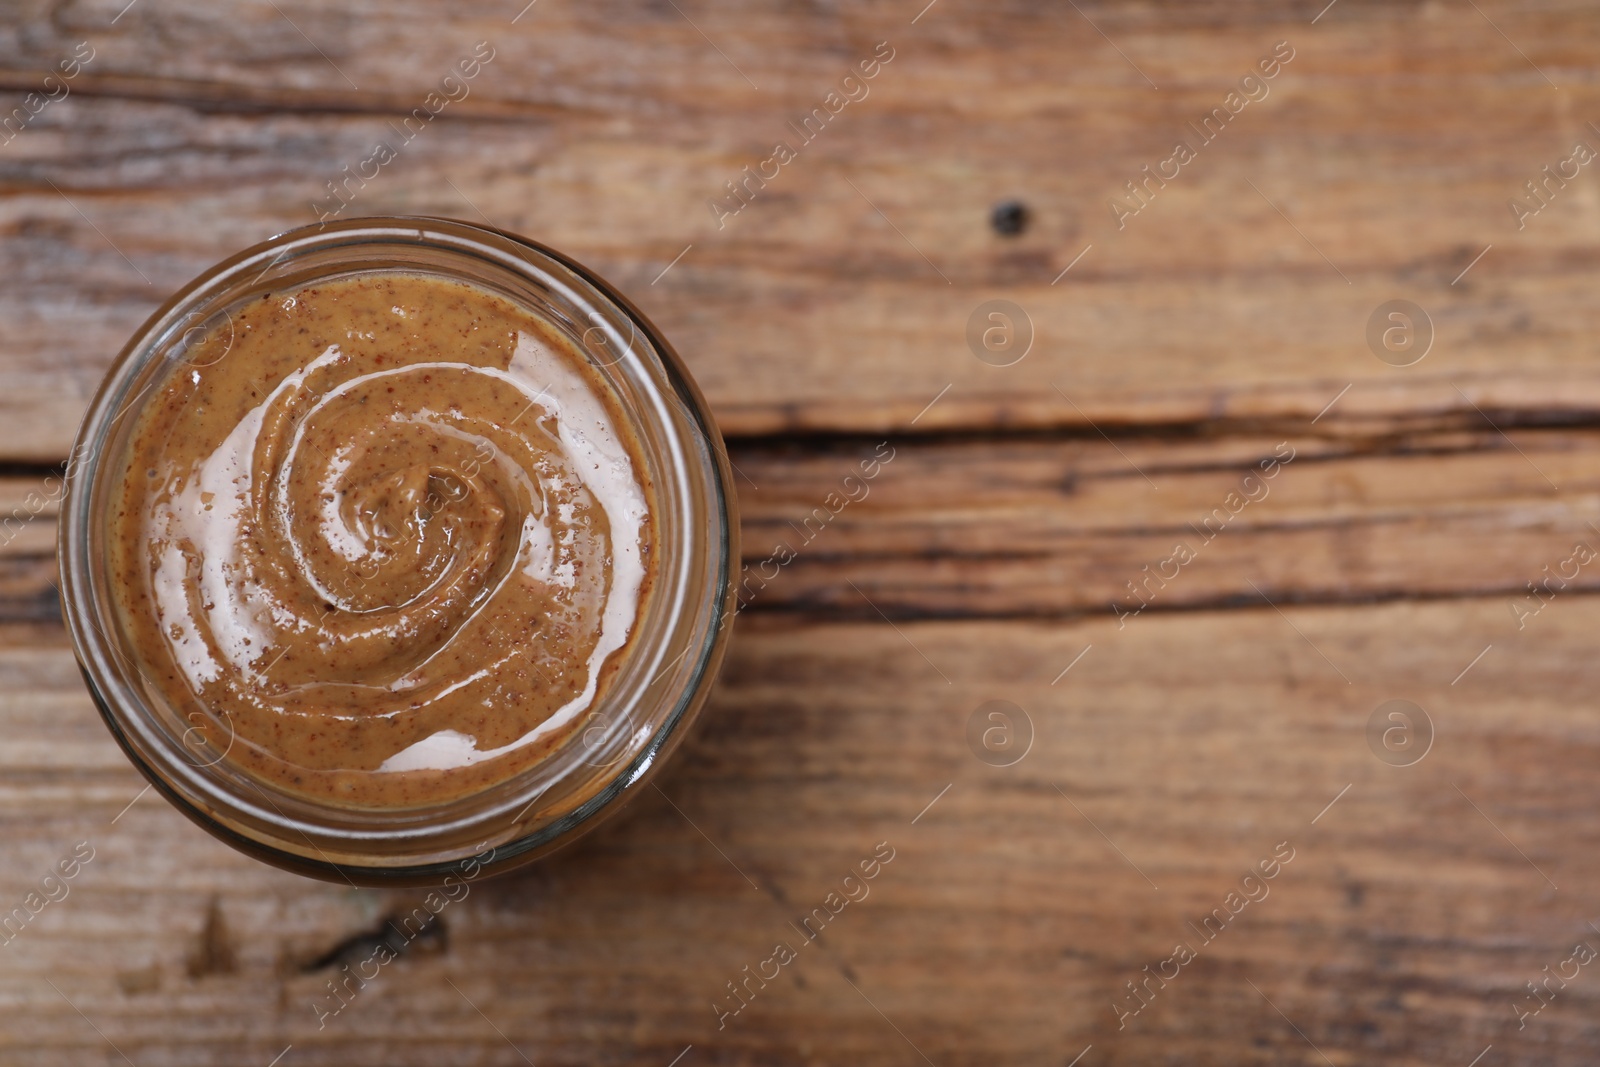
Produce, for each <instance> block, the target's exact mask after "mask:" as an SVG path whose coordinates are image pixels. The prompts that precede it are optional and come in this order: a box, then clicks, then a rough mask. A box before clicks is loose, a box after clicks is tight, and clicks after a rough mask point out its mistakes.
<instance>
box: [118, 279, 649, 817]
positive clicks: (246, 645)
mask: <svg viewBox="0 0 1600 1067" xmlns="http://www.w3.org/2000/svg"><path fill="white" fill-rule="evenodd" d="M152 389H154V390H155V393H154V395H153V396H150V397H148V398H147V399H146V402H145V405H144V410H143V412H142V413H141V415H140V422H139V424H138V425H137V427H136V428H135V433H134V435H133V440H132V445H131V452H130V455H129V456H128V460H127V463H126V473H125V474H124V475H123V482H122V484H121V485H120V487H119V488H118V490H117V491H116V493H115V494H114V495H113V497H112V499H113V501H114V504H115V507H114V513H113V514H112V515H111V516H110V518H109V521H110V523H111V526H110V544H111V560H112V566H113V567H114V568H115V573H114V578H115V587H116V588H117V590H118V597H119V604H118V608H119V613H120V616H121V622H122V625H123V627H124V629H125V631H126V633H127V636H128V637H129V639H130V645H131V647H132V648H133V649H134V650H135V654H136V655H137V656H138V658H139V662H138V663H137V664H135V666H137V668H138V670H139V674H140V675H141V677H142V678H143V679H144V681H145V683H146V685H147V686H148V688H149V690H150V691H151V695H152V696H155V697H157V698H161V699H164V701H165V702H166V703H167V704H168V705H169V706H170V707H171V708H172V710H173V712H174V713H175V714H176V716H177V717H178V719H179V720H180V722H187V723H190V724H198V725H199V726H200V727H202V732H203V733H204V735H205V736H206V738H207V739H208V741H209V742H211V743H212V744H211V747H212V748H214V749H215V751H216V752H218V753H221V752H222V751H223V750H224V749H225V750H226V755H225V756H222V755H219V756H217V757H216V758H219V759H223V758H225V759H226V760H228V761H230V762H231V763H232V764H234V765H235V766H236V767H238V768H239V769H241V770H243V771H245V772H247V773H249V774H251V775H254V776H256V777H257V778H258V779H259V780H262V781H263V782H266V783H268V784H271V785H274V786H277V787H279V788H281V789H284V790H287V791H289V792H291V793H297V794H300V795H303V796H306V797H309V798H313V799H317V800H323V801H333V802H336V803H339V804H342V805H348V806H356V807H369V808H370V807H378V808H407V807H417V806H425V805H430V804H436V803H440V802H444V801H448V800H451V799H453V798H456V797H460V796H462V795H464V794H467V793H472V792H476V791H479V790H481V789H484V788H486V787H489V786H492V785H494V784H496V783H498V782H501V781H504V780H505V779H507V778H508V777H510V776H512V775H514V774H516V773H518V772H520V771H522V770H525V769H527V768H529V767H532V766H534V765H535V764H537V763H538V762H539V761H540V760H541V759H543V758H544V757H546V756H547V755H549V754H550V752H551V751H553V750H554V749H555V748H556V747H558V746H560V745H561V744H562V743H564V742H567V741H569V740H571V739H573V738H574V735H575V733H576V732H577V731H578V730H579V728H580V727H582V726H583V725H584V723H585V721H586V719H587V717H588V715H589V713H590V712H591V711H592V710H593V709H594V708H595V706H596V703H597V701H598V700H599V699H600V698H601V697H602V695H603V694H604V693H605V691H606V688H607V683H608V680H609V679H610V678H611V677H612V675H613V674H614V673H615V672H616V671H617V669H618V668H619V666H620V664H621V662H622V661H623V658H624V656H625V655H626V653H627V650H628V647H629V642H630V640H631V638H632V636H633V633H634V630H635V628H636V621H637V620H638V618H639V616H640V614H641V611H642V607H643V605H644V602H645V599H646V597H647V596H648V594H649V591H650V588H651V585H652V583H653V581H654V573H655V563H654V559H653V554H652V548H653V545H654V541H655V531H654V527H653V518H652V500H653V498H652V491H651V486H650V481H649V478H648V475H647V472H646V470H645V466H644V464H643V462H642V461H641V459H640V455H641V453H640V449H639V446H638V443H637V441H636V440H635V439H634V438H633V436H632V433H631V430H630V428H629V426H628V424H627V422H626V420H625V419H624V417H623V415H622V409H621V407H620V405H619V403H618V402H617V400H616V398H615V396H614V394H612V392H611V391H610V386H608V385H607V384H606V383H605V381H604V380H603V379H602V378H601V377H600V375H599V373H598V372H597V371H596V370H595V369H594V368H593V367H591V366H590V365H589V364H588V362H587V361H586V360H585V359H584V358H583V357H582V356H581V355H580V354H579V352H578V350H577V349H575V348H574V347H573V346H572V345H571V344H570V343H569V342H568V341H567V340H566V339H565V338H564V337H563V336H562V335H561V334H559V333H557V331H556V330H555V329H554V328H553V327H552V326H550V325H548V324H546V323H545V322H543V321H542V320H540V319H538V318H536V317H535V316H533V315H531V314H529V313H527V312H525V311H523V310H521V309H519V308H518V307H517V306H516V305H514V304H513V303H512V302H510V301H509V300H507V299H505V298H503V297H500V296H498V295H495V294H492V293H490V292H488V291H487V290H483V289H479V288H476V287H473V286H469V285H466V284H463V283H459V282H454V281H446V280H442V279H438V278H433V277H428V276H424V275H420V274H405V273H394V272H378V273H369V274H364V275H358V276H355V277H351V278H345V279H341V280H337V281H332V282H320V283H317V284H315V285H314V286H310V287H306V288H301V289H298V290H290V291H286V292H273V293H269V294H266V295H264V296H261V297H257V298H254V299H252V300H251V301H249V302H248V303H246V304H244V305H243V306H241V307H237V308H235V309H233V310H232V312H231V313H230V315H229V316H228V321H226V322H222V323H220V324H219V325H217V326H215V327H214V328H213V329H211V330H209V331H208V333H207V335H206V337H205V338H204V339H203V340H201V341H199V342H198V344H196V345H195V346H194V347H192V348H191V349H190V350H189V351H188V352H187V353H185V355H184V358H183V361H182V362H180V363H178V364H177V365H176V366H175V367H174V368H173V369H171V370H170V371H168V372H167V374H166V376H165V377H164V378H162V379H159V380H157V381H156V382H155V384H154V385H153V386H152Z"/></svg>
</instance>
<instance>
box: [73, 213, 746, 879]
mask: <svg viewBox="0 0 1600 1067" xmlns="http://www.w3.org/2000/svg"><path fill="white" fill-rule="evenodd" d="M382 272H401V273H405V274H410V275H425V276H433V277H437V278H443V279H448V280H452V281H457V282H464V283H467V284H470V285H473V286H476V287H478V288H480V289H483V290H487V291H488V292H490V293H492V294H494V295H496V296H499V297H502V298H505V299H508V300H510V301H511V302H512V303H513V304H515V305H517V306H519V307H520V308H522V309H523V310H525V311H527V312H529V313H531V314H533V315H535V316H536V317H537V318H539V319H541V320H543V321H544V322H546V323H548V324H549V325H551V326H552V327H553V328H554V329H555V330H556V331H557V332H558V333H560V334H561V335H562V336H564V337H565V338H566V339H567V340H568V341H569V342H571V345H572V347H573V348H574V350H575V351H576V352H577V353H579V354H580V355H582V356H583V357H584V358H586V359H587V360H588V362H589V363H590V364H591V365H592V366H593V367H594V368H596V370H597V371H598V373H599V374H600V375H601V376H602V377H603V378H604V380H605V381H606V382H607V383H608V384H609V386H610V387H611V389H612V391H613V392H614V395H615V397H616V399H617V402H618V407H619V409H620V411H621V414H622V417H623V418H625V419H626V420H627V421H628V422H629V423H630V424H631V428H632V430H633V432H634V435H635V437H636V439H637V441H638V445H639V453H640V458H641V460H642V462H643V465H644V467H645V474H646V475H647V476H648V477H649V478H650V479H651V480H652V482H653V486H654V493H655V500H656V514H655V520H656V554H657V563H656V566H657V575H656V579H655V582H656V584H655V587H654V590H653V592H652V595H651V596H650V597H649V598H647V599H646V601H645V604H644V607H643V609H642V612H641V614H640V616H639V617H638V618H637V619H636V620H635V623H634V626H635V630H634V636H633V638H632V640H631V642H630V644H629V646H628V647H627V648H626V649H625V650H624V651H623V652H622V653H621V654H620V655H621V657H622V659H621V662H620V664H619V665H618V667H617V668H616V672H615V674H613V675H612V676H611V679H610V681H609V684H608V688H607V689H606V690H605V691H604V693H603V694H602V695H601V697H600V698H599V699H598V700H597V702H596V704H595V706H594V707H593V708H592V709H591V710H590V712H589V714H588V718H587V719H586V720H585V725H584V726H583V727H582V728H581V729H580V730H578V731H576V732H575V733H574V734H573V735H572V737H570V738H569V739H568V741H567V743H565V744H564V745H563V746H562V747H560V748H558V749H556V750H555V751H554V752H553V753H551V754H550V755H548V756H547V757H545V758H544V759H542V760H541V761H540V762H538V763H536V764H534V765H533V766H531V767H528V768H526V769H525V770H523V771H521V772H519V773H517V774H514V775H513V776H511V777H509V778H507V779H505V780H503V781H501V782H499V783H498V784H495V785H491V786H489V787H486V788H484V789H482V790H480V791H478V792H474V793H470V794H468V795H465V796H461V797H458V798H456V799H452V800H448V801H440V802H435V803H429V804H425V805H423V806H415V807H407V808H396V809H377V808H355V807H342V806H339V805H337V804H336V803H333V802H327V801H318V800H310V799H307V798H306V797H304V796H302V795H299V794H296V793H293V792H291V791H289V790H287V789H285V788H283V787H281V786H280V785H277V784H275V783H273V782H271V781H268V780H266V779H264V778H261V777H258V776H254V775H251V774H247V773H246V772H245V771H244V770H243V769H242V768H240V767H238V766H235V765H234V764H233V763H232V762H231V761H230V759H229V751H230V749H231V748H232V745H233V742H234V740H235V738H234V736H233V729H232V719H231V718H228V717H227V716H226V715H224V716H223V717H222V718H221V719H220V720H210V719H207V720H206V721H198V720H197V719H196V717H195V716H194V715H193V713H190V716H189V719H186V718H185V717H183V716H182V715H181V714H180V713H179V711H178V710H177V709H175V708H173V707H172V706H171V702H170V701H168V700H167V699H165V698H164V697H163V696H162V695H161V693H160V691H159V690H158V689H157V688H156V687H155V686H153V685H150V684H148V683H147V682H146V680H145V679H144V677H143V675H142V674H141V671H140V669H139V665H138V662H137V659H136V658H135V656H134V654H133V645H132V644H131V643H130V640H129V638H128V635H127V634H126V633H125V628H124V625H123V623H122V621H121V618H120V615H119V612H118V610H117V607H116V604H115V601H114V599H113V590H112V588H111V581H112V577H111V575H112V570H111V568H110V567H109V566H108V565H107V560H108V551H109V538H110V537H111V529H110V526H111V524H110V521H109V518H108V516H109V506H110V504H109V502H110V500H111V494H112V493H113V491H114V490H115V489H116V488H117V482H118V478H119V477H120V476H121V474H122V473H123V472H124V471H125V470H126V465H127V456H128V449H129V443H130V440H131V438H132V436H133V434H134V432H135V428H136V424H137V423H138V421H139V419H138V416H139V414H140V411H141V404H143V403H145V402H148V401H149V400H150V398H152V397H153V396H156V395H159V394H160V392H161V389H160V388H159V387H160V385H161V384H162V383H163V382H165V381H167V380H169V379H168V376H169V375H172V374H175V373H178V372H179V371H181V370H182V369H183V368H184V367H185V366H186V365H189V364H190V363H191V362H192V361H194V360H195V359H197V358H198V357H197V356H196V352H197V351H198V350H199V349H200V347H201V346H202V345H203V344H204V343H205V342H206V340H207V339H208V338H212V337H214V336H215V335H216V332H217V331H218V330H221V329H224V328H226V327H225V326H224V324H225V323H229V322H231V321H232V318H231V313H232V311H233V310H235V309H238V308H239V307H241V306H242V305H243V304H244V303H245V302H247V301H249V300H252V299H255V298H259V297H260V296H262V295H264V294H266V293H269V292H281V291H284V290H287V289H291V288H294V289H298V288H300V287H302V286H305V285H307V284H310V283H314V282H324V281H331V280H334V279H337V278H345V277H351V276H357V275H369V274H372V273H382ZM213 350H214V349H207V350H206V351H207V352H210V351H213ZM195 365H198V364H195ZM59 551H60V562H61V589H62V597H63V604H64V609H65V614H66V621H67V625H68V627H69V629H70V631H71V633H72V638H73V642H74V645H75V647H76V651H77V655H78V660H79V663H80V665H81V667H82V670H83V674H84V678H85V680H86V681H87V683H88V686H89V691H90V693H91V694H92V695H93V697H94V700H95V703H96V704H97V705H98V706H99V708H100V712H101V714H102V716H103V717H104V718H105V721H106V724H107V725H108V726H109V727H110V729H111V732H112V734H113V736H115V737H116V739H117V741H118V743H119V744H121V746H122V748H123V750H124V751H125V752H126V753H127V754H128V757H129V758H130V759H131V760H132V761H133V762H134V764H135V765H136V766H137V767H138V768H139V769H140V770H141V771H142V772H143V773H144V775H145V776H146V777H147V778H148V779H149V780H150V782H151V784H152V785H154V786H155V788H156V789H158V790H159V791H160V792H161V793H163V794H164V795H165V796H166V797H167V798H168V799H169V800H170V801H171V802H172V803H173V804H175V805H176V806H177V807H178V808H179V810H181V811H182V812H183V813H184V814H185V815H187V816H188V817H189V818H191V819H193V820H194V821H195V822H196V823H198V824H199V825H200V826H202V827H204V828H205V829H206V830H208V831H210V832H211V833H213V834H215V835H216V836H217V837H219V838H221V839H223V840H224V841H227V842H228V843H229V844H231V845H233V846H235V847H237V848H239V849H241V850H242V851H245V852H247V853H250V854H252V855H254V856H257V857H259V858H260V859H263V860H265V861H267V862H269V863H273V864H276V865H278V866H280V867H284V868H287V869H290V870H294V871H297V872H300V873H303V874H307V875H311V876H314V877H320V878H325V879H328V880H333V881H347V882H352V883H359V884H366V885H407V884H409V885H423V884H437V883H439V881H440V880H441V878H443V877H444V876H445V875H446V874H449V873H452V872H454V873H460V872H461V871H462V870H463V869H468V870H470V871H471V873H473V874H480V873H487V872H496V871H500V870H504V869H507V868H509V867H512V866H515V865H518V864H520V863H523V862H527V861H529V860H531V859H534V858H536V857H538V856H541V855H543V854H546V853H548V852H550V851H552V850H554V849H556V848H558V847H560V846H561V845H564V844H567V843H569V842H571V841H572V840H574V839H575V838H576V837H578V836H579V835H580V834H582V833H584V832H586V831H587V830H589V829H591V828H593V827H594V826H595V825H596V824H597V823H599V822H600V821H601V820H602V819H603V818H605V817H606V816H608V815H610V814H612V813H614V812H615V811H616V810H617V809H618V808H619V807H621V806H622V804H623V803H624V802H625V801H626V800H627V799H629V798H630V797H631V796H633V795H634V794H636V793H638V792H639V791H640V790H641V789H643V788H644V787H645V784H646V783H647V782H648V781H649V779H650V777H651V775H652V774H654V773H655V772H656V771H658V770H659V769H660V766H661V764H662V762H663V760H665V759H666V758H667V757H668V756H669V755H670V754H671V752H672V751H673V749H674V748H675V747H676V746H677V745H678V743H679V742H680V741H681V740H682V739H683V736H684V734H685V732H686V731H687V730H688V728H689V727H690V725H691V723H692V721H693V720H694V718H695V716H696V714H697V712H698V711H699V709H700V706H701V704H702V703H703V702H704V700H705V697H706V695H707V692H708V690H709V688H710V686H711V684H712V681H713V679H714V677H715V675H716V671H717V668H718V666H719V665H720V663H721V660H722V656H723V652H724V649H725V646H726V642H727V635H728V629H729V626H728V624H729V622H730V621H731V619H732V616H733V613H734V610H735V599H734V596H735V587H734V568H735V567H736V563H735V561H736V560H737V559H738V558H739V556H738V524H737V520H736V516H735V504H734V497H733V491H732V480H731V477H730V468H729V463H728V457H727V453H726V452H725V450H724V447H723V443H722V438H721V435H720V434H719V433H718V431H717V429H716V426H715V424H714V422H713V421H712V418H711V415H710V413H709V412H708V410H707V408H706V405H705V401H704V399H703V398H702V397H701V396H700V393H699V391H698V389H697V388H696V387H695V385H694V383H693V381H691V380H690V377H689V375H688V372H687V371H686V370H685V369H684V367H683V363H682V361H681V360H680V359H679V358H678V356H677V354H676V353H674V352H673V350H672V347H671V346H670V345H669V344H668V343H667V342H666V340H665V339H664V338H663V337H662V336H661V334H660V332H659V331H658V330H657V329H656V328H655V327H654V326H652V325H651V324H650V322H649V321H648V320H647V319H646V318H645V317H644V315H642V314H641V313H640V312H639V310H638V309H637V308H635V307H634V306H633V305H632V304H631V303H629V302H628V300H627V299H626V298H625V297H623V296H622V295H621V294H620V293H619V292H618V291H617V290H616V289H615V288H613V287H612V286H611V285H609V284H608V283H607V282H605V281H604V280H602V279H601V278H599V277H598V276H597V275H595V274H594V273H593V272H592V271H590V270H588V269H586V268H584V267H583V266H581V265H579V264H578V263H575V262H573V261H572V260H571V259H569V258H567V257H566V256H563V255H561V254H560V253H558V252H555V251H554V250H552V249H549V248H545V247H543V246H541V245H538V244H535V243H533V242H531V241H528V240H525V239H523V238H520V237H515V236H512V235H510V234H506V233H501V232H498V231H494V230H490V229H486V228H483V227H479V226H474V225H471V224H468V223H464V222H460V221H457V220H450V219H435V218H403V217H396V218H361V219H351V220H348V221H342V222H335V223H330V224H326V225H322V226H312V227H306V228H303V229H299V230H293V231H291V232H289V233H285V234H282V235H280V236H278V237H275V238H273V239H271V240H269V241H266V242H264V243H262V244H260V245H257V246H256V247H254V248H251V249H248V250H246V251H244V252H241V253H239V254H238V255H236V256H234V257H232V258H231V259H228V260H226V261H225V262H223V263H220V264H218V265H217V266H215V267H213V268H211V269H210V270H208V271H206V272H205V273H204V274H202V275H201V276H200V277H198V278H196V279H195V280H194V281H192V282H190V283H189V284H188V285H186V286H184V287H183V288H182V289H181V290H179V291H178V292H177V293H176V294H175V295H174V296H173V297H172V298H171V299H169V300H168V301H167V302H166V303H165V304H163V305H162V306H161V308H160V309H158V310H157V311H156V312H155V314H153V315H152V316H150V318H149V319H148V320H147V321H146V322H145V323H144V325H143V326H141V327H140V328H139V330H138V331H137V332H136V333H135V334H134V336H133V339H132V340H130V341H129V342H128V344H127V347H125V348H124V349H123V350H122V353H121V354H120V355H119V356H118V357H117V359H116V361H115V363H114V364H113V365H112V367H111V369H110V371H109V372H108V374H107V376H106V379H105V382H104V384H103V385H102V386H101V387H100V390H99V392H98V393H97V394H96V396H95V398H94V400H93V402H92V404H91V405H90V408H89V412H88V415H87V416H86V417H85V420H84V423H83V426H82V428H81V429H80V430H79V433H78V438H77V441H76V443H75V445H74V448H73V453H72V457H71V461H70V463H69V469H68V476H67V492H66V496H65V499H64V501H63V505H62V512H61V521H60V546H59ZM190 720H195V721H190Z"/></svg>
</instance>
